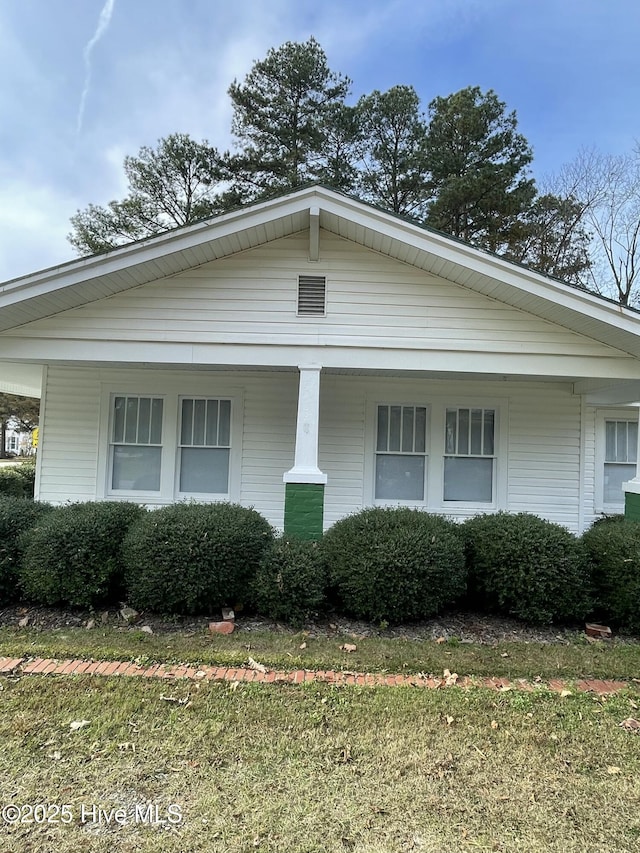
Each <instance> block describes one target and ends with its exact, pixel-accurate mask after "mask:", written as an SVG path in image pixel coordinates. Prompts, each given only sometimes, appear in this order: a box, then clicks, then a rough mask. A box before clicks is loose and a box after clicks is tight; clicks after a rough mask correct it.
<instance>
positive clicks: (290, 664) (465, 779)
mask: <svg viewBox="0 0 640 853" xmlns="http://www.w3.org/2000/svg"><path fill="white" fill-rule="evenodd" d="M345 641H347V642H350V643H352V644H354V645H356V646H357V650H356V651H355V652H353V653H349V654H347V653H345V652H344V651H341V650H340V648H339V647H340V645H342V644H343V643H344V642H345ZM303 644H306V647H305V648H300V647H301V646H302V645H303ZM0 655H5V656H10V655H18V656H22V655H28V656H36V655H37V656H47V657H56V658H65V657H83V658H90V657H93V658H96V659H97V658H113V659H118V660H138V661H140V662H145V663H146V662H151V661H160V662H177V661H183V662H188V663H196V662H200V663H222V664H225V663H226V664H241V663H247V661H248V658H249V656H251V657H253V658H254V659H256V660H259V661H261V662H262V663H264V664H266V665H267V666H270V667H273V668H278V669H287V668H289V669H297V668H300V667H304V668H309V669H313V668H318V669H327V668H336V669H349V670H367V671H388V672H425V673H435V674H442V672H443V670H444V669H449V670H451V671H456V672H458V673H459V674H460V675H496V676H506V677H511V678H516V677H529V678H535V677H536V676H540V677H541V678H542V679H548V678H554V677H560V678H564V679H567V680H568V681H571V680H573V679H577V678H581V677H598V678H622V679H626V680H628V681H629V688H628V690H626V691H625V692H623V693H621V694H618V695H616V696H612V697H609V698H607V699H598V698H595V697H593V696H591V695H586V694H577V693H575V692H572V694H571V695H565V696H561V695H559V694H552V693H550V692H549V691H548V690H546V689H545V688H538V689H537V690H536V691H535V692H533V693H524V692H518V691H509V692H504V693H496V692H492V691H489V690H485V689H480V688H474V689H470V690H462V689H460V688H456V687H453V688H447V689H446V690H439V691H431V690H422V689H415V688H409V687H404V688H387V687H379V688H357V687H341V688H337V687H331V686H329V685H326V684H314V683H311V684H307V685H304V686H299V687H292V686H288V685H261V684H228V683H225V684H216V683H210V682H209V683H207V682H197V683H193V682H186V681H178V682H163V681H159V680H158V681H156V680H139V679H128V678H114V679H109V678H87V677H82V676H79V677H64V676H62V677H38V676H28V677H24V678H0V744H2V749H0V804H3V805H5V806H6V805H10V806H11V805H14V806H17V807H18V809H19V811H18V814H19V815H20V818H21V819H25V820H29V819H31V820H33V821H34V822H32V823H24V824H18V825H16V824H13V823H12V819H13V817H14V814H15V812H14V811H12V810H11V809H9V811H8V812H7V811H6V810H5V812H3V813H2V818H0V850H1V851H2V853H14V852H15V853H25V851H26V853H29V852H30V851H34V853H35V851H38V853H40V851H45V853H49V851H51V853H77V851H79V850H82V851H85V850H87V851H104V853H114V851H116V853H119V851H125V853H134V851H135V853H140V851H143V852H144V853H147V851H148V853H160V851H162V853H164V851H167V852H168V853H182V851H185V853H186V851H189V853H191V852H192V851H213V853H216V852H217V851H220V853H222V851H232V853H248V851H256V850H257V851H263V853H276V852H277V853H281V851H286V852H287V853H321V851H329V853H345V851H347V853H348V851H355V853H396V851H398V853H404V851H428V853H444V851H447V853H448V851H485V850H486V851H518V853H520V851H525V853H527V851H531V853H538V851H540V853H542V851H558V853H560V851H562V853H571V851H576V853H591V851H593V853H596V851H598V853H600V851H602V853H605V851H606V853H614V851H629V853H631V851H637V850H638V849H640V735H638V734H634V733H633V732H632V731H627V730H625V729H624V728H622V727H621V726H620V723H621V722H622V721H623V720H625V719H627V718H629V717H633V718H636V719H637V718H639V717H640V710H639V709H638V706H639V705H640V690H639V689H638V688H639V687H640V684H639V683H637V682H635V681H634V679H636V678H638V677H639V676H640V647H639V646H638V645H634V644H623V643H619V642H612V643H603V642H599V643H595V644H590V643H587V642H586V641H585V640H584V639H583V638H581V637H579V636H576V637H575V638H573V641H569V639H568V640H567V642H566V643H562V644H560V643H559V644H552V645H541V644H535V643H534V644H528V643H510V644H498V645H496V646H490V645H482V644H463V643H459V642H457V641H448V642H446V643H436V642H435V641H410V640H401V639H389V638H381V637H370V638H366V639H363V638H357V639H354V638H353V637H341V636H335V637H329V638H311V637H309V636H307V635H305V634H303V633H300V634H289V633H285V632H283V633H277V632H268V631H259V632H258V631H237V632H236V633H234V634H232V635H231V636H228V637H221V636H216V637H211V636H209V635H207V634H205V633H204V632H202V633H197V634H194V635H193V636H188V635H185V634H179V633H175V634H158V635H148V634H145V633H143V632H141V631H137V630H133V631H118V630H117V629H115V628H109V627H102V626H101V627H99V628H95V629H93V630H90V631H89V630H86V629H64V630H56V631H42V630H37V629H33V628H27V629H14V628H6V627H5V628H2V629H0ZM71 723H80V724H81V725H80V726H78V727H77V728H76V727H72V726H71V725H70V724H71ZM36 805H39V808H38V809H35V810H33V809H31V810H30V808H29V807H30V806H36ZM62 806H66V808H65V809H62ZM170 806H171V807H172V808H171V810H170V808H169V807H170ZM149 809H150V810H149ZM119 810H120V811H119ZM156 812H157V815H156ZM136 815H137V821H136ZM156 816H157V818H158V820H157V821H156V819H155V818H156ZM169 818H171V820H174V821H176V822H175V823H172V822H171V820H169ZM178 819H179V820H178ZM43 820H45V821H46V822H42V821H43Z"/></svg>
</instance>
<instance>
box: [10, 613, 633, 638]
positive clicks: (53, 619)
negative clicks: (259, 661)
mask: <svg viewBox="0 0 640 853" xmlns="http://www.w3.org/2000/svg"><path fill="white" fill-rule="evenodd" d="M219 618H220V614H214V615H212V616H211V617H206V616H200V617H195V616H190V617H173V618H167V617H162V616H157V615H155V614H147V613H141V614H140V615H139V618H137V619H136V621H135V623H134V624H127V623H126V622H125V620H124V619H123V618H122V617H121V616H120V613H119V611H117V610H113V609H112V610H109V611H105V612H102V613H92V612H90V611H87V610H71V609H67V610H56V609H52V608H46V607H26V606H14V607H7V608H4V609H2V610H0V626H7V627H13V628H15V627H18V626H19V625H20V623H22V624H23V625H24V622H25V620H26V625H27V627H29V628H36V629H41V630H63V629H64V628H82V627H87V626H88V625H89V626H91V625H92V623H93V626H94V627H96V628H99V627H100V626H102V625H105V626H110V627H115V628H118V629H120V630H122V631H138V630H140V629H141V628H142V627H143V626H147V627H148V628H150V629H151V631H152V632H153V633H154V634H166V633H176V632H182V633H185V634H187V633H188V634H193V633H200V632H203V631H206V630H207V626H208V624H209V622H210V621H215V620H218V619H219ZM236 630H239V631H247V632H249V631H257V630H273V631H278V632H282V633H291V634H295V633H300V630H301V629H299V628H297V629H294V628H290V627H288V626H286V625H281V624H279V623H274V622H272V621H269V620H264V619H260V618H257V617H245V616H242V615H241V614H237V615H236ZM302 630H304V631H305V633H307V634H308V635H309V636H310V637H322V636H326V637H334V636H352V637H356V638H363V637H386V638H392V637H402V638H405V639H414V640H429V639H431V640H435V639H438V638H440V637H443V638H444V639H446V640H449V639H453V638H455V639H457V640H459V641H460V642H462V643H485V644H489V645H496V644H498V643H505V642H525V643H569V642H573V641H575V639H576V636H577V635H578V634H583V633H584V625H582V624H581V625H573V626H530V625H525V624H523V623H522V622H518V621H517V620H514V619H508V618H501V617H494V616H487V615H484V614H474V613H465V612H452V613H447V614H444V615H442V616H438V617H437V618H434V619H429V620H426V621H423V622H416V623H412V624H406V625H393V626H390V627H380V626H377V625H372V624H370V623H368V622H361V621H358V620H352V619H346V618H344V617H337V616H335V617H331V618H328V619H319V620H317V621H313V622H309V623H308V624H307V625H305V626H304V628H303V629H302ZM616 640H617V641H619V642H620V641H622V642H640V638H638V637H631V636H628V635H618V636H616Z"/></svg>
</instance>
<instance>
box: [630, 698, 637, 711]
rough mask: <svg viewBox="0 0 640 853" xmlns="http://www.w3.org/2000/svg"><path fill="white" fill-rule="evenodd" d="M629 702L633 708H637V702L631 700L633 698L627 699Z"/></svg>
mask: <svg viewBox="0 0 640 853" xmlns="http://www.w3.org/2000/svg"><path fill="white" fill-rule="evenodd" d="M629 704H630V705H631V707H632V708H634V709H637V708H638V703H637V702H634V701H633V699H629Z"/></svg>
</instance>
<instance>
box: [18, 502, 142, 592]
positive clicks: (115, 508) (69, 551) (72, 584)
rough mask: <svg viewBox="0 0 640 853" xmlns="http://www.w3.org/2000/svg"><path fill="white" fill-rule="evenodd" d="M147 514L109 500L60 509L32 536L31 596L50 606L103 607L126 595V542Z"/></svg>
mask: <svg viewBox="0 0 640 853" xmlns="http://www.w3.org/2000/svg"><path fill="white" fill-rule="evenodd" d="M144 512H145V510H144V509H142V507H139V506H138V505H137V504H133V503H126V502H119V501H103V502H96V503H93V502H90V503H77V504H69V505H67V506H61V507H55V508H54V509H52V511H51V512H49V513H48V514H46V515H45V516H44V517H43V518H42V519H41V520H40V521H39V522H38V524H37V525H36V526H35V527H33V528H32V529H31V530H30V531H28V533H27V534H26V537H25V538H26V548H25V552H24V557H23V561H22V567H21V570H20V576H21V581H22V586H23V589H24V594H25V597H26V598H27V599H28V600H30V601H33V602H35V603H37V604H45V605H49V606H56V605H71V606H72V607H98V606H100V605H103V604H108V603H110V602H113V601H117V600H118V599H119V598H120V597H121V596H122V592H123V580H124V565H123V562H122V553H121V551H122V540H123V539H124V536H125V534H126V533H127V530H128V529H129V526H130V525H131V524H132V523H133V522H134V521H135V520H137V519H138V518H139V517H140V516H141V515H142V514H144Z"/></svg>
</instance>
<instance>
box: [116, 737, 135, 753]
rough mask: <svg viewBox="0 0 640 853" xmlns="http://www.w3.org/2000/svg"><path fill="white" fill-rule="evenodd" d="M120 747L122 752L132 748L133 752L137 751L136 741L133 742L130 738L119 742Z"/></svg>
mask: <svg viewBox="0 0 640 853" xmlns="http://www.w3.org/2000/svg"><path fill="white" fill-rule="evenodd" d="M118 749H119V750H120V751H121V752H126V751H127V750H130V751H131V752H135V751H136V745H135V743H132V742H131V741H130V740H126V741H124V742H123V743H119V744H118Z"/></svg>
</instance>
